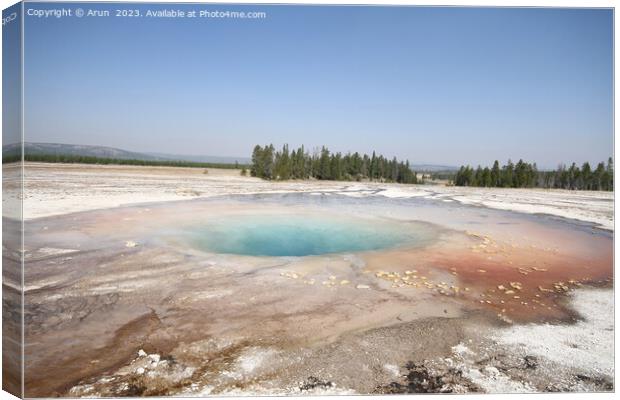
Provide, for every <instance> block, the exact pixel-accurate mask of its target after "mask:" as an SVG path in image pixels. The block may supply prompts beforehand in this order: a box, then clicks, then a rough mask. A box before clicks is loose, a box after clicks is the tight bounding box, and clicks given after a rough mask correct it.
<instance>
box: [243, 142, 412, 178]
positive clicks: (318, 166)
mask: <svg viewBox="0 0 620 400" xmlns="http://www.w3.org/2000/svg"><path fill="white" fill-rule="evenodd" d="M250 174H251V175H252V176H255V177H258V178H262V179H267V180H287V179H309V178H315V179H320V180H335V181H361V180H363V179H364V180H366V179H368V180H373V181H382V182H398V183H418V181H417V177H416V173H415V172H414V171H412V170H411V168H410V166H409V161H398V160H397V159H396V157H394V158H393V159H391V160H389V159H387V158H386V157H384V156H382V155H377V154H376V153H375V152H374V151H373V153H372V155H371V156H369V155H368V154H360V153H358V152H355V153H347V154H344V155H343V154H342V153H339V152H338V153H332V152H330V151H329V149H328V148H327V147H325V146H323V147H322V148H321V150H320V151H318V150H317V151H314V152H313V153H312V154H310V153H309V152H307V151H306V149H305V148H304V146H301V147H299V148H298V149H296V150H295V149H293V150H292V151H289V147H288V144H285V145H284V146H282V149H281V150H276V149H275V147H274V146H273V144H269V145H265V146H260V145H256V146H255V147H254V151H253V152H252V164H251V166H250Z"/></svg>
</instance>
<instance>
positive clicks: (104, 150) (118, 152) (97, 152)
mask: <svg viewBox="0 0 620 400" xmlns="http://www.w3.org/2000/svg"><path fill="white" fill-rule="evenodd" d="M24 151H25V152H26V154H28V155H64V156H83V157H97V158H113V159H118V160H141V161H187V162H201V163H219V164H234V163H235V162H238V163H239V164H245V163H249V161H250V159H249V158H248V157H218V156H198V155H196V156H191V155H190V156H186V155H176V154H165V153H137V152H133V151H127V150H122V149H117V148H114V147H107V146H89V145H77V144H62V143H31V142H26V143H25V144H24ZM2 152H3V156H9V155H18V154H19V152H20V147H19V144H8V145H4V146H3V147H2Z"/></svg>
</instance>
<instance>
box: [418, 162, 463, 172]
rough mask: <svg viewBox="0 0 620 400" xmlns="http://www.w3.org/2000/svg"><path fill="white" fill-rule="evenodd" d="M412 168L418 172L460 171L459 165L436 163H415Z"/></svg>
mask: <svg viewBox="0 0 620 400" xmlns="http://www.w3.org/2000/svg"><path fill="white" fill-rule="evenodd" d="M410 168H411V169H412V170H414V171H417V172H440V171H458V169H459V167H455V166H452V165H434V164H414V165H410Z"/></svg>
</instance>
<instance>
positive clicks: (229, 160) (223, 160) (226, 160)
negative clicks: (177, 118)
mask: <svg viewBox="0 0 620 400" xmlns="http://www.w3.org/2000/svg"><path fill="white" fill-rule="evenodd" d="M146 154H148V155H150V156H153V157H160V158H163V159H165V160H174V161H192V162H207V163H219V164H234V163H235V162H238V163H239V164H250V163H251V161H252V159H251V158H250V157H219V156H199V155H183V154H167V153H146Z"/></svg>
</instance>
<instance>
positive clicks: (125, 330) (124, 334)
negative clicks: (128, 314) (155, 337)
mask: <svg viewBox="0 0 620 400" xmlns="http://www.w3.org/2000/svg"><path fill="white" fill-rule="evenodd" d="M160 326H161V321H160V320H159V318H158V317H157V314H156V313H155V312H154V311H151V312H149V313H146V314H144V315H142V316H140V317H138V318H136V319H133V320H131V321H129V322H127V323H126V324H124V325H122V326H121V327H119V328H118V329H116V331H115V333H114V336H113V338H112V340H111V342H110V343H109V344H108V345H106V346H105V347H102V348H95V349H82V350H83V351H81V352H79V353H77V354H74V355H71V356H70V355H68V354H67V356H68V357H63V358H59V357H53V358H51V359H47V360H41V363H42V364H43V365H47V366H53V368H49V367H48V368H45V369H43V370H37V373H36V374H26V381H25V387H26V397H47V396H50V397H56V396H63V395H65V394H66V393H67V391H68V390H69V389H70V388H71V387H73V386H74V385H76V384H77V383H78V382H80V381H81V380H84V379H88V378H89V377H91V376H97V375H99V374H102V373H105V372H106V371H111V370H115V369H118V368H119V367H121V366H122V365H125V364H126V363H127V362H128V360H130V359H131V358H132V356H134V355H135V353H136V352H137V351H138V349H140V348H142V347H147V348H148V347H149V346H150V347H152V346H153V345H154V344H146V343H145V338H146V337H147V336H148V335H149V334H150V333H152V332H153V331H154V330H156V329H157V328H158V327H160ZM76 334H78V332H76ZM94 360H96V361H97V363H96V364H93V361H94ZM86 366H88V367H86Z"/></svg>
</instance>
